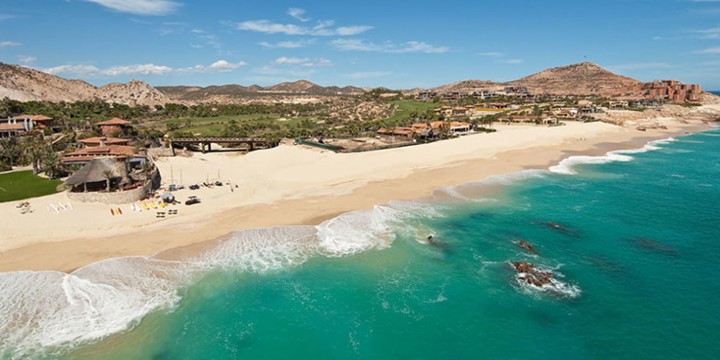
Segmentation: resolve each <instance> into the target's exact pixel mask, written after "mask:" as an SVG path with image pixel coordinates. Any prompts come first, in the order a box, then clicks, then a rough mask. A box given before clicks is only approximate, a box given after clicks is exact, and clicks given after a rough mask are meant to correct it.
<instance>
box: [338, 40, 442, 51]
mask: <svg viewBox="0 0 720 360" xmlns="http://www.w3.org/2000/svg"><path fill="white" fill-rule="evenodd" d="M330 44H332V45H333V46H335V47H336V48H337V49H339V50H342V51H365V52H384V53H396V54H401V53H426V54H442V53H445V52H448V51H449V50H450V49H449V48H448V47H445V46H433V45H430V44H427V43H425V42H422V41H408V42H404V43H400V44H394V43H392V42H386V43H382V44H375V43H372V42H365V41H363V40H359V39H336V40H333V41H331V42H330Z"/></svg>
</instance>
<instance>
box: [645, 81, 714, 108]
mask: <svg viewBox="0 0 720 360" xmlns="http://www.w3.org/2000/svg"><path fill="white" fill-rule="evenodd" d="M643 90H645V91H646V93H645V95H646V96H648V97H650V98H651V99H657V100H668V101H672V102H676V103H680V102H692V101H700V95H702V93H703V91H702V89H701V88H700V85H698V84H683V83H681V82H678V81H676V80H663V81H653V82H649V83H645V84H643Z"/></svg>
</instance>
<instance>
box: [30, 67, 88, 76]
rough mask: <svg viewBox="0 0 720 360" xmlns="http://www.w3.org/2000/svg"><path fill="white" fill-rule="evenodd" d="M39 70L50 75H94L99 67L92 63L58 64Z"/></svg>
mask: <svg viewBox="0 0 720 360" xmlns="http://www.w3.org/2000/svg"><path fill="white" fill-rule="evenodd" d="M41 70H42V71H44V72H46V73H48V74H51V75H59V74H65V75H72V76H96V75H98V74H99V73H100V69H99V68H97V67H95V66H92V65H60V66H55V67H51V68H47V69H41Z"/></svg>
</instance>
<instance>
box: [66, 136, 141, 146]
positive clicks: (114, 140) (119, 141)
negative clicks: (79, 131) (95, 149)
mask: <svg viewBox="0 0 720 360" xmlns="http://www.w3.org/2000/svg"><path fill="white" fill-rule="evenodd" d="M78 142H81V143H83V144H86V145H88V144H101V143H103V142H104V143H105V145H122V144H127V143H128V142H130V140H128V139H120V138H112V137H104V136H96V137H91V138H87V139H81V140H78Z"/></svg>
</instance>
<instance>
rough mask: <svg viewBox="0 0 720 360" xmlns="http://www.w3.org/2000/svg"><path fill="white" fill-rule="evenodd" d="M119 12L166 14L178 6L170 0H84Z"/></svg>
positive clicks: (178, 5)
mask: <svg viewBox="0 0 720 360" xmlns="http://www.w3.org/2000/svg"><path fill="white" fill-rule="evenodd" d="M85 1H88V2H92V3H95V4H99V5H102V6H104V7H106V8H110V9H113V10H116V11H119V12H124V13H130V14H136V15H167V14H169V13H171V12H173V11H175V10H177V8H178V7H180V4H179V3H177V2H175V1H171V0H85Z"/></svg>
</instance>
